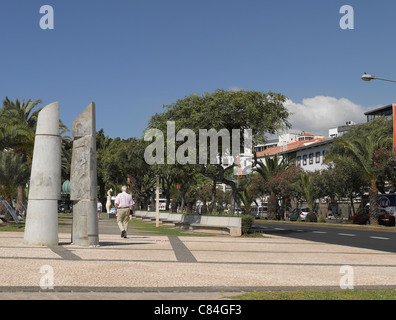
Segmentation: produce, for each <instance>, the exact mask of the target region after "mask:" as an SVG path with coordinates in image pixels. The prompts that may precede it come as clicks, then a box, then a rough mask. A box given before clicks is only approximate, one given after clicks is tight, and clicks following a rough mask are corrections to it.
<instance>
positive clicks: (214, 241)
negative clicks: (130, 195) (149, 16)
mask: <svg viewBox="0 0 396 320" xmlns="http://www.w3.org/2000/svg"><path fill="white" fill-rule="evenodd" d="M132 231H133V230H132ZM0 261H1V262H0V263H1V267H2V268H1V269H2V272H1V273H0V299H150V300H151V299H163V300H166V299H178V300H182V299H211V300H213V299H224V298H225V297H227V296H230V295H236V294H239V293H241V292H247V291H255V290H256V291H262V290H298V289H303V290H304V289H314V290H340V281H343V280H342V277H343V276H345V274H343V273H340V271H341V267H342V266H351V267H352V269H349V270H352V271H353V275H352V274H351V273H350V271H349V276H352V277H353V285H354V288H355V289H377V288H378V289H395V288H396V255H395V254H392V253H386V252H380V251H374V250H368V249H359V248H353V247H347V246H339V245H328V244H323V243H317V242H310V241H304V240H294V239H290V238H284V237H279V236H272V235H271V236H268V237H263V238H244V237H228V236H212V237H191V236H182V237H177V236H158V235H151V234H145V233H140V232H138V231H136V230H135V231H134V232H132V233H131V232H130V234H129V236H128V238H127V239H122V238H121V237H120V234H119V231H118V228H117V226H116V222H115V221H114V220H100V246H99V247H96V248H87V247H78V246H75V245H72V244H71V243H70V233H60V244H59V246H57V247H41V246H31V245H26V244H24V243H23V233H16V232H0ZM40 270H41V271H42V273H40ZM51 272H53V285H54V287H53V289H52V290H43V289H41V288H40V285H43V284H44V285H45V284H48V283H50V282H45V281H44V280H45V279H47V278H46V277H49V276H51ZM43 279H44V280H43ZM344 282H345V281H344Z"/></svg>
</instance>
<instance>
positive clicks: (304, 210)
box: [289, 207, 309, 221]
mask: <svg viewBox="0 0 396 320" xmlns="http://www.w3.org/2000/svg"><path fill="white" fill-rule="evenodd" d="M308 213H309V208H308V207H300V208H295V209H294V210H293V211H292V212H291V213H290V214H289V218H290V221H297V220H298V218H300V220H301V221H305V219H306V218H307V215H308Z"/></svg>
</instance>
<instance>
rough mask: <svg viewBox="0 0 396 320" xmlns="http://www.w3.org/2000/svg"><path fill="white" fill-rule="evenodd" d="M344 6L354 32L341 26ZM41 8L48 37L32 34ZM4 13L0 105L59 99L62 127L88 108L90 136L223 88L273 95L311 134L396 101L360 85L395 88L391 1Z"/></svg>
mask: <svg viewBox="0 0 396 320" xmlns="http://www.w3.org/2000/svg"><path fill="white" fill-rule="evenodd" d="M345 4H348V5H351V6H352V7H353V9H354V27H355V28H354V30H342V29H341V28H340V26H339V21H340V19H341V17H342V16H343V15H342V14H340V13H339V11H340V7H341V6H343V5H345ZM42 5H51V6H52V7H53V9H54V12H55V15H54V22H55V28H54V30H42V29H41V28H40V26H39V21H40V19H41V17H42V15H40V13H39V10H40V7H41V6H42ZM0 10H1V19H0V40H1V42H0V43H1V49H0V98H1V99H4V98H5V96H8V97H9V98H10V99H12V100H15V99H16V98H19V99H24V98H25V99H29V98H30V99H33V100H35V99H41V100H43V104H42V105H41V106H45V105H47V104H49V103H51V102H54V101H59V102H60V116H61V119H62V120H63V122H64V123H65V124H66V125H67V126H68V127H69V128H71V124H72V122H73V120H74V119H75V118H76V117H77V116H78V115H79V114H80V113H81V112H82V110H83V109H84V108H85V107H86V106H87V105H88V104H89V103H90V102H91V101H94V102H95V103H96V107H97V129H100V128H103V129H104V131H105V134H106V135H109V136H110V137H113V138H115V137H117V136H119V137H122V138H128V137H141V136H142V133H143V130H144V129H145V128H146V126H147V122H148V120H149V119H150V117H151V116H152V115H153V114H155V113H158V112H162V110H163V108H162V106H163V105H164V104H170V103H172V102H175V101H176V100H177V99H179V98H183V97H184V96H186V95H189V94H192V93H203V92H213V91H215V90H216V89H218V88H223V89H232V88H234V89H235V88H241V89H246V90H257V91H269V90H272V91H275V92H280V93H282V94H284V95H286V96H287V97H288V98H289V99H290V101H289V104H288V105H289V106H290V108H291V109H292V111H293V112H295V113H297V115H296V116H295V118H292V119H291V120H294V121H295V123H293V121H292V124H294V125H295V128H296V129H301V130H306V131H318V132H325V131H326V130H327V129H328V127H329V126H332V125H334V126H335V125H338V124H341V123H342V121H344V120H349V119H350V118H351V119H350V120H355V119H352V118H353V117H356V121H364V117H362V112H364V111H365V110H369V109H372V108H375V107H377V106H383V105H386V104H390V103H392V102H396V85H395V84H392V83H387V82H383V81H372V82H370V83H367V82H363V81H361V80H360V77H361V75H362V74H363V72H364V71H366V72H368V73H372V74H374V75H377V76H378V77H383V78H390V79H396V68H395V61H396V32H395V31H396V21H395V19H394V14H395V12H396V2H394V1H392V0H379V1H367V0H353V1H350V0H348V1H346V0H344V1H338V0H321V1H318V0H299V1H295V0H276V1H275V0H244V1H241V0H239V1H236V0H210V1H209V0H199V1H198V0H148V1H147V0H144V1H133V0H112V1H107V0H101V1H98V0H96V1H93V0H84V1H77V0H56V1H51V0H40V1H39V0H1V2H0ZM316 106H317V107H316ZM345 110H347V111H348V110H350V112H349V111H348V112H346V111H345ZM327 113H328V114H327ZM358 115H360V118H359V116H358ZM321 119H322V120H323V119H332V120H331V121H330V120H329V121H328V122H326V121H325V123H321ZM336 122H340V123H336ZM313 123H315V126H313ZM314 133H315V132H314Z"/></svg>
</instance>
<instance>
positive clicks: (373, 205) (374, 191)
mask: <svg viewBox="0 0 396 320" xmlns="http://www.w3.org/2000/svg"><path fill="white" fill-rule="evenodd" d="M369 201H370V224H371V225H377V224H378V188H377V183H376V181H375V180H372V181H371V186H370V191H369Z"/></svg>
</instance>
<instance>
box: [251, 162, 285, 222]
mask: <svg viewBox="0 0 396 320" xmlns="http://www.w3.org/2000/svg"><path fill="white" fill-rule="evenodd" d="M288 165H289V164H288V162H287V161H285V159H280V157H278V155H275V156H274V157H273V158H270V157H268V156H266V157H265V158H264V162H261V161H259V162H257V165H256V167H255V168H254V171H256V172H257V173H259V174H260V175H261V176H262V177H263V179H264V181H268V180H270V179H271V178H273V177H275V175H276V174H278V173H279V172H281V171H284V170H286V169H287V167H288ZM269 188H270V190H269V192H270V199H269V201H268V219H272V220H275V219H276V207H277V201H276V194H275V190H273V189H272V188H271V187H269Z"/></svg>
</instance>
